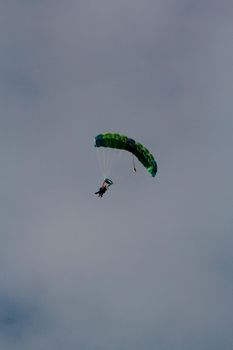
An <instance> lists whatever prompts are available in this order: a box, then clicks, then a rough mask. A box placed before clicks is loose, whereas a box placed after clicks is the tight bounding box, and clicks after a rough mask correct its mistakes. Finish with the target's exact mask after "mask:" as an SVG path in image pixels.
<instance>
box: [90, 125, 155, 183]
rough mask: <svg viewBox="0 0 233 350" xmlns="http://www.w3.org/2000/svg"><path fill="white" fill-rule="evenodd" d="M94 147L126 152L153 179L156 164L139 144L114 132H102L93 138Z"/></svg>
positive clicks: (151, 156) (146, 150)
mask: <svg viewBox="0 0 233 350" xmlns="http://www.w3.org/2000/svg"><path fill="white" fill-rule="evenodd" d="M95 147H107V148H117V149H122V150H125V151H128V152H130V153H132V154H133V155H135V157H136V158H137V159H138V160H139V161H140V162H141V163H142V164H143V166H144V167H145V168H146V169H147V171H148V172H149V173H150V174H151V175H152V176H153V177H154V176H155V175H156V173H157V164H156V161H155V159H154V157H153V155H152V154H151V153H150V152H149V151H148V149H147V148H146V147H145V146H143V145H142V144H141V143H139V142H137V141H135V140H133V139H131V138H129V137H128V136H125V135H121V134H118V133H115V132H104V133H103V134H99V135H97V136H96V137H95Z"/></svg>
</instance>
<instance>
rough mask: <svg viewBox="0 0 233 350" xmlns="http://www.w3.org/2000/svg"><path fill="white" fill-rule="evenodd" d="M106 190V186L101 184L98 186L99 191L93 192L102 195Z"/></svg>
mask: <svg viewBox="0 0 233 350" xmlns="http://www.w3.org/2000/svg"><path fill="white" fill-rule="evenodd" d="M106 191H107V187H106V186H105V185H102V186H101V187H100V188H99V191H97V192H95V194H98V195H99V197H101V198H102V197H103V194H104V193H105V192H106Z"/></svg>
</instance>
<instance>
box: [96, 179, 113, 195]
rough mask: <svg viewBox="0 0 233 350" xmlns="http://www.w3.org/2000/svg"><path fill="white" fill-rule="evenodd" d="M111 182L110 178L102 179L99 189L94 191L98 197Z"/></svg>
mask: <svg viewBox="0 0 233 350" xmlns="http://www.w3.org/2000/svg"><path fill="white" fill-rule="evenodd" d="M112 184H113V182H112V180H110V179H107V178H106V179H104V181H103V182H102V184H101V187H100V188H99V191H97V192H95V194H98V196H99V197H101V198H102V197H103V194H104V193H105V192H106V191H107V189H108V187H109V186H111V185H112Z"/></svg>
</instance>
